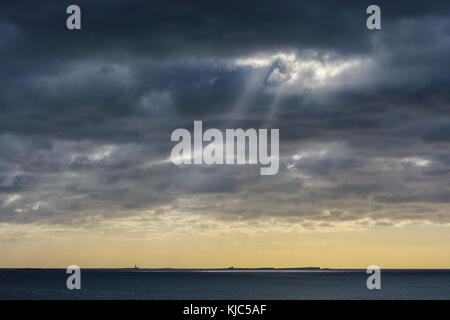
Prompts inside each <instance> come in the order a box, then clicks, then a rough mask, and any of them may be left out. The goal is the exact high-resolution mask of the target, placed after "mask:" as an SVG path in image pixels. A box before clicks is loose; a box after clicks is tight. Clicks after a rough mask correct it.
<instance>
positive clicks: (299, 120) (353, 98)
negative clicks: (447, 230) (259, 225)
mask: <svg viewBox="0 0 450 320" xmlns="http://www.w3.org/2000/svg"><path fill="white" fill-rule="evenodd" d="M25 4H26V5H25ZM69 4H72V3H69V2H67V1H58V3H53V2H50V1H44V2H43V1H39V2H35V1H33V2H32V1H16V2H4V3H2V4H1V5H0V58H1V61H2V65H1V68H0V80H1V81H0V83H1V84H0V108H1V116H0V222H9V223H50V224H54V223H56V224H89V223H94V221H95V223H97V222H98V221H104V220H107V219H114V218H120V217H129V216H140V215H144V214H145V215H148V214H149V213H151V214H153V215H155V217H156V216H158V218H160V217H161V215H162V216H163V215H164V214H166V213H168V212H171V211H177V212H178V211H179V212H186V213H195V214H202V215H205V216H209V217H213V218H217V219H221V220H224V221H236V220H251V221H255V220H257V219H264V218H274V219H288V220H287V221H291V222H293V223H295V222H298V223H304V224H305V226H306V225H307V223H311V222H317V223H323V225H333V223H337V222H343V221H372V222H374V223H379V224H380V225H383V224H396V223H402V222H404V221H417V222H420V221H427V222H433V223H449V222H450V212H449V202H450V185H449V182H450V179H449V178H450V91H449V86H450V72H449V71H450V68H449V63H448V62H449V56H450V3H449V2H448V1H433V3H429V2H424V1H417V2H415V1H414V2H411V1H404V2H403V1H395V2H393V1H389V2H387V1H378V2H377V4H378V5H379V6H380V7H381V10H382V30H379V31H378V30H368V29H367V28H366V24H365V19H366V14H365V9H366V8H367V6H368V5H370V4H371V3H369V2H366V1H352V2H349V1H311V2H308V3H306V2H303V1H302V2H300V1H282V2H275V1H245V2H239V3H237V2H236V3H230V2H229V1H224V2H218V1H197V2H187V1H177V2H176V3H175V2H174V1H146V2H134V1H133V2H130V1H127V2H126V3H125V2H122V3H119V2H118V1H96V2H95V3H92V1H86V2H84V1H78V3H77V4H78V5H79V6H80V7H81V10H82V29H81V30H79V31H69V30H67V28H66V27H65V19H66V17H67V15H66V13H65V9H66V7H67V6H68V5H69ZM125 4H126V5H125ZM194 120H202V121H203V125H204V127H205V128H208V127H211V128H212V127H213V128H221V129H223V128H244V129H245V128H279V129H280V171H279V173H278V174H277V175H275V176H270V177H261V176H259V174H258V172H259V169H258V168H257V167H256V166H228V167H227V166H218V167H217V166H188V167H182V166H175V165H173V164H172V163H171V162H170V160H169V158H170V150H171V148H172V146H173V143H171V141H170V134H171V132H172V131H173V130H174V129H176V128H188V129H192V126H193V121H194Z"/></svg>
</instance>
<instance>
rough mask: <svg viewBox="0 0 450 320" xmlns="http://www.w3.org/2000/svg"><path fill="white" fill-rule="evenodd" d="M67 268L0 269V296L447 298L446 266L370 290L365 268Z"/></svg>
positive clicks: (385, 280)
mask: <svg viewBox="0 0 450 320" xmlns="http://www.w3.org/2000/svg"><path fill="white" fill-rule="evenodd" d="M69 276H70V274H67V273H66V269H0V299H2V300H4V299H12V300H16V299H38V300H53V299H57V300H59V299H63V300H71V299H89V300H91V299H100V300H104V299H107V300H110V299H133V300H134V299H139V300H142V299H143V300H148V299H149V300H211V299H212V300H216V299H217V300H229V299H230V300H236V299H238V300H304V299H307V300H311V299H312V300H316V299H326V300H335V299H343V300H351V299H362V300H366V299H376V300H380V299H381V300H391V299H433V300H434V299H439V300H441V299H446V300H448V299H450V270H410V269H408V270H400V269H395V270H381V289H379V290H378V289H372V290H369V289H368V288H367V285H366V281H367V278H368V277H369V276H370V275H368V274H367V273H366V270H356V269H354V270H353V269H352V270H349V269H345V270H335V269H333V270H325V269H321V270H199V269H195V270H186V269H183V270H155V269H138V270H135V269H82V270H81V278H80V282H81V289H79V290H77V289H73V290H69V289H68V288H67V286H66V281H67V278H68V277H69Z"/></svg>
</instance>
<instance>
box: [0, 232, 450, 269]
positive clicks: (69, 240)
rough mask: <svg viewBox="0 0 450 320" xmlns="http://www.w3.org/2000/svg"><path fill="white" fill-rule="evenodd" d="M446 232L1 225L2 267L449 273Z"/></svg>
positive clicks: (449, 239) (447, 234)
mask: <svg viewBox="0 0 450 320" xmlns="http://www.w3.org/2000/svg"><path fill="white" fill-rule="evenodd" d="M5 227H8V229H5ZM449 231H450V227H449V226H436V225H416V226H407V227H373V228H371V229H366V230H354V231H340V230H333V231H317V232H314V231H304V232H297V231H289V232H281V231H280V230H277V229H276V228H267V227H265V228H264V229H261V230H259V231H256V232H255V230H252V231H249V230H247V229H245V228H244V227H241V228H235V229H230V230H226V229H225V228H224V227H222V226H219V227H215V228H212V229H210V230H209V231H208V232H203V233H202V232H195V231H194V230H192V232H182V233H179V234H174V233H171V234H170V235H164V232H157V231H155V230H153V231H150V230H147V231H146V230H143V229H142V230H139V228H138V229H136V230H133V228H129V229H128V230H127V231H126V232H123V230H120V229H114V228H112V229H109V230H108V229H100V230H94V229H91V230H89V229H86V230H83V229H71V228H68V227H67V228H62V227H38V226H33V225H29V226H14V225H6V224H3V225H2V228H1V232H0V267H2V268H7V267H10V268H16V267H40V268H65V267H67V266H68V265H71V264H77V265H79V266H80V267H82V268H83V267H84V268H95V267H108V268H114V267H130V266H134V265H135V264H137V265H138V266H140V267H143V268H145V267H148V268H163V267H171V268H223V267H229V266H235V267H309V266H318V267H323V268H366V267H367V266H369V265H371V264H375V265H378V266H380V267H381V268H450V246H449V245H448V244H449V243H450V232H449ZM124 233H125V234H124Z"/></svg>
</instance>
